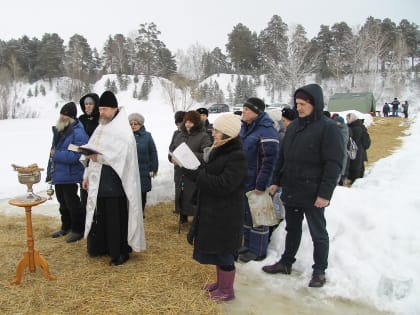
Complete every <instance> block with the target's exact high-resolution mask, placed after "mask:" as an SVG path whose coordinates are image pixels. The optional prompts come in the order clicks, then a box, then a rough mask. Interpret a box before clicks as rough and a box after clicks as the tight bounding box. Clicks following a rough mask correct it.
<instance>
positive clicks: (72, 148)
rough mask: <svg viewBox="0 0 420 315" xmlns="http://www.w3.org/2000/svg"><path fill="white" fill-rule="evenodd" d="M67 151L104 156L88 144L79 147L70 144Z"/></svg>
mask: <svg viewBox="0 0 420 315" xmlns="http://www.w3.org/2000/svg"><path fill="white" fill-rule="evenodd" d="M67 149H68V150H70V151H74V152H77V153H80V154H83V155H92V154H102V153H101V152H98V151H97V150H95V149H93V148H91V147H88V146H87V145H86V144H84V145H81V146H77V145H75V144H72V143H70V144H69V146H68V147H67Z"/></svg>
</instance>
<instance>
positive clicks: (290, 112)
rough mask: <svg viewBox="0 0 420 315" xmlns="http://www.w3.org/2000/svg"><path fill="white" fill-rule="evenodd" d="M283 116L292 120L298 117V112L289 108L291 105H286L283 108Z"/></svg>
mask: <svg viewBox="0 0 420 315" xmlns="http://www.w3.org/2000/svg"><path fill="white" fill-rule="evenodd" d="M281 117H284V118H286V119H288V120H290V121H292V120H295V119H296V117H297V113H296V111H295V110H294V109H292V108H289V107H284V108H283V109H282V110H281Z"/></svg>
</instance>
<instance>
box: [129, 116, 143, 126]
mask: <svg viewBox="0 0 420 315" xmlns="http://www.w3.org/2000/svg"><path fill="white" fill-rule="evenodd" d="M133 120H134V121H137V122H138V123H139V125H140V126H144V117H143V115H142V114H139V113H132V114H130V115H128V121H130V122H131V121H133Z"/></svg>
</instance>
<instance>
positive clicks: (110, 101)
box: [99, 91, 118, 108]
mask: <svg viewBox="0 0 420 315" xmlns="http://www.w3.org/2000/svg"><path fill="white" fill-rule="evenodd" d="M99 107H113V108H117V107H118V101H117V98H116V97H115V95H114V93H112V92H111V91H105V92H103V93H102V95H101V97H100V98H99Z"/></svg>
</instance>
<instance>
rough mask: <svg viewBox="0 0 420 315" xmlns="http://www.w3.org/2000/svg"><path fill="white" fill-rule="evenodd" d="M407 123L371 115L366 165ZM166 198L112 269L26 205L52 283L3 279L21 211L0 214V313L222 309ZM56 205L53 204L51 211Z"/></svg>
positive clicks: (21, 231)
mask: <svg viewBox="0 0 420 315" xmlns="http://www.w3.org/2000/svg"><path fill="white" fill-rule="evenodd" d="M407 126H408V124H407V123H406V122H405V121H404V120H403V119H400V118H380V117H379V118H375V124H373V125H372V126H371V127H370V128H369V132H370V135H371V138H372V146H371V148H370V149H369V151H368V155H369V164H371V163H373V162H375V161H377V160H378V159H380V158H382V157H385V156H387V155H389V154H391V153H392V151H393V150H395V149H396V148H398V147H399V146H400V144H401V140H400V139H399V138H400V137H402V136H404V130H405V129H406V128H407ZM172 209H173V204H172V203H164V204H159V205H157V206H153V207H146V215H147V217H146V220H145V230H146V238H147V251H146V252H143V253H135V254H132V255H131V258H130V260H129V261H128V262H127V263H126V264H124V265H122V266H118V267H110V266H108V261H109V258H108V257H104V258H89V257H88V256H87V254H86V241H84V240H83V241H80V242H77V243H76V244H74V243H73V244H67V243H65V241H64V239H63V238H60V239H52V238H51V237H49V235H50V233H51V232H53V231H54V230H55V229H56V228H57V227H58V226H59V222H58V220H57V219H55V218H53V217H46V216H41V215H37V214H36V209H34V211H33V218H32V221H33V228H34V237H35V248H36V249H37V250H39V251H40V253H41V254H42V255H43V256H44V257H45V258H46V259H47V261H48V263H49V266H50V271H51V273H52V274H53V275H56V276H57V277H58V279H57V280H56V281H50V280H47V279H45V278H44V277H43V274H42V272H41V270H39V268H38V269H37V271H36V273H33V274H32V273H29V271H28V270H25V273H24V276H23V279H22V283H21V284H20V285H18V286H15V285H10V284H9V281H10V280H12V279H14V276H15V271H16V263H17V262H18V261H19V259H20V258H21V256H22V252H23V251H25V250H26V228H25V217H24V210H23V209H18V208H17V209H16V210H17V211H16V212H17V213H19V211H20V212H21V213H22V215H19V216H16V217H9V216H4V215H0V255H1V267H2V268H1V269H0V314H222V313H223V308H222V306H220V305H217V304H216V303H213V302H212V301H210V300H209V299H208V298H207V296H206V294H205V293H204V292H202V291H201V290H200V287H201V286H202V284H203V283H205V282H207V281H211V280H213V276H214V269H213V267H211V266H203V265H200V264H198V263H196V262H195V261H194V260H192V258H191V255H192V247H191V246H189V245H188V243H187V242H186V239H185V234H186V229H187V227H184V228H183V230H182V231H181V234H178V225H177V217H176V216H175V215H174V214H172V212H171V211H172ZM52 211H58V210H52Z"/></svg>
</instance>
